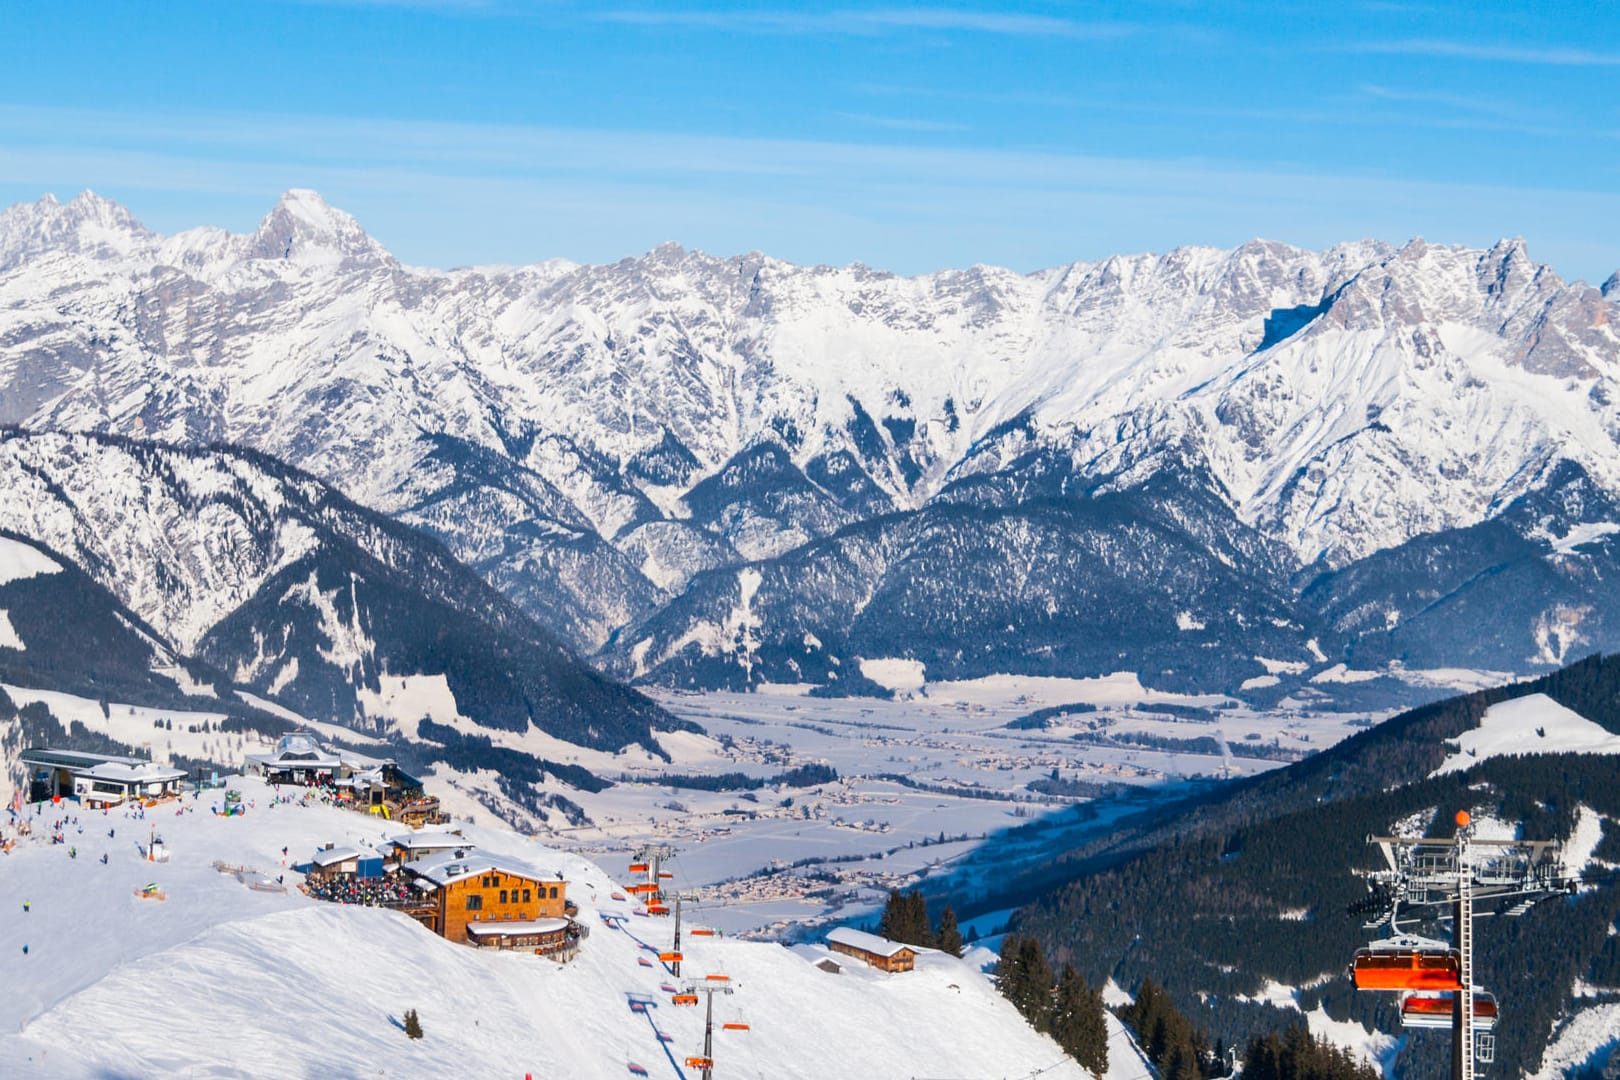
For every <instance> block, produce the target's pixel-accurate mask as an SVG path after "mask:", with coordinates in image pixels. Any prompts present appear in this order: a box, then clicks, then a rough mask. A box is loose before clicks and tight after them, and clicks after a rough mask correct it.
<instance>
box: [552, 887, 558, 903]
mask: <svg viewBox="0 0 1620 1080" xmlns="http://www.w3.org/2000/svg"><path fill="white" fill-rule="evenodd" d="M551 898H552V899H553V900H555V899H557V886H555V885H553V886H552V887H551Z"/></svg>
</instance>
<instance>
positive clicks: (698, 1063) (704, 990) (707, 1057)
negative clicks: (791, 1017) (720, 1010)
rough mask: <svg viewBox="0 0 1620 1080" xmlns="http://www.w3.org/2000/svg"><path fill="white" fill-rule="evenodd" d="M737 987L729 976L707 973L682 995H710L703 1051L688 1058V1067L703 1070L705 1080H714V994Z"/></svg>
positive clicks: (733, 990)
mask: <svg viewBox="0 0 1620 1080" xmlns="http://www.w3.org/2000/svg"><path fill="white" fill-rule="evenodd" d="M736 989H737V988H736V987H734V986H732V985H731V980H730V978H729V977H728V976H724V975H707V976H704V978H703V981H702V982H693V983H689V984H688V985H687V987H686V992H685V994H683V995H681V996H683V997H686V996H691V995H697V994H707V995H708V997H709V1003H708V1012H707V1013H706V1014H705V1016H704V1018H703V1053H702V1055H697V1054H694V1055H692V1056H691V1057H688V1058H687V1059H686V1067H687V1068H689V1069H699V1070H701V1072H702V1074H703V1080H714V995H716V994H732V993H735V992H736ZM726 1027H727V1028H728V1029H732V1030H737V1026H736V1025H734V1024H727V1025H726ZM740 1030H745V1031H746V1030H747V1029H746V1028H742V1029H740Z"/></svg>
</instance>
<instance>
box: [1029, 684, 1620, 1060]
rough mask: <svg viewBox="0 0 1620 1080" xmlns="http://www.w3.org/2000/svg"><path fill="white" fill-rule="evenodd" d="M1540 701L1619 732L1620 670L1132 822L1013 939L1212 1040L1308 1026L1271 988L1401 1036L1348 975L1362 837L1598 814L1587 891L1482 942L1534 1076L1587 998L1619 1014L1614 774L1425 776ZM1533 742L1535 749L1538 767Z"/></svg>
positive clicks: (1569, 766) (1361, 887)
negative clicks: (1462, 739) (1034, 944)
mask: <svg viewBox="0 0 1620 1080" xmlns="http://www.w3.org/2000/svg"><path fill="white" fill-rule="evenodd" d="M1532 693H1542V694H1546V695H1547V696H1548V697H1551V698H1552V699H1554V700H1555V701H1557V702H1559V703H1560V704H1562V705H1565V706H1567V707H1569V708H1571V709H1573V710H1575V711H1576V712H1578V713H1580V714H1581V715H1582V716H1585V717H1587V718H1588V719H1591V720H1593V721H1595V722H1597V723H1599V724H1601V725H1602V726H1603V727H1604V728H1606V729H1608V730H1609V731H1615V732H1620V658H1614V657H1600V656H1594V657H1592V658H1590V659H1588V660H1584V661H1582V662H1580V663H1578V664H1575V665H1573V666H1571V667H1569V668H1566V669H1564V670H1562V671H1559V672H1557V673H1555V674H1552V675H1549V676H1547V677H1545V678H1542V679H1537V680H1534V681H1531V682H1526V683H1520V684H1517V685H1514V686H1511V687H1503V688H1498V689H1493V690H1490V691H1485V692H1482V693H1477V694H1471V695H1468V696H1466V697H1460V698H1455V699H1452V700H1449V701H1445V702H1441V703H1437V704H1434V705H1430V706H1426V707H1424V708H1421V709H1417V710H1413V711H1412V712H1409V713H1406V714H1404V715H1402V716H1399V717H1397V718H1395V719H1393V720H1391V721H1389V722H1387V723H1385V724H1383V725H1380V726H1379V727H1377V728H1374V729H1370V730H1368V731H1366V732H1364V733H1361V734H1359V735H1357V736H1355V737H1353V738H1351V739H1349V740H1346V741H1345V742H1344V743H1342V744H1340V745H1339V746H1337V747H1334V748H1333V749H1330V750H1328V751H1325V752H1324V753H1322V754H1319V755H1317V756H1316V757H1313V758H1311V759H1308V760H1306V761H1303V762H1300V763H1298V764H1296V765H1294V766H1291V767H1289V768H1287V769H1283V770H1278V771H1277V772H1274V773H1269V774H1266V775H1264V776H1261V777H1258V778H1256V779H1254V780H1251V781H1247V782H1244V783H1242V784H1240V785H1238V786H1236V787H1235V788H1230V789H1226V790H1224V791H1222V792H1220V793H1219V794H1216V795H1213V796H1205V797H1203V798H1201V799H1197V800H1193V801H1189V802H1184V803H1181V804H1178V805H1176V806H1174V807H1172V808H1170V809H1168V810H1166V811H1163V812H1160V813H1158V814H1154V815H1152V816H1150V817H1148V818H1146V819H1145V820H1138V821H1136V822H1133V823H1131V824H1130V826H1129V827H1127V828H1124V829H1121V830H1119V831H1116V832H1115V833H1113V834H1112V835H1110V836H1108V837H1107V838H1105V839H1102V840H1099V841H1097V842H1096V843H1093V844H1091V845H1089V846H1087V847H1085V848H1083V849H1079V850H1076V851H1073V852H1071V853H1069V854H1068V856H1067V857H1066V858H1065V859H1063V860H1061V863H1060V865H1059V866H1057V867H1054V868H1049V869H1048V870H1047V871H1046V872H1045V873H1046V874H1047V875H1048V880H1050V879H1051V878H1052V877H1056V876H1057V875H1059V874H1063V875H1066V878H1067V880H1065V881H1063V882H1062V883H1061V884H1055V885H1052V886H1050V887H1048V888H1046V889H1045V890H1044V892H1043V894H1042V895H1041V897H1040V899H1038V900H1037V901H1036V902H1035V903H1033V904H1031V905H1030V906H1028V907H1026V908H1025V909H1024V910H1023V911H1021V912H1020V913H1019V915H1018V917H1017V918H1016V920H1015V927H1016V928H1017V929H1018V930H1019V931H1020V932H1023V933H1028V934H1033V935H1035V936H1037V937H1038V938H1040V939H1041V941H1042V942H1043V943H1044V944H1045V945H1046V946H1047V948H1048V949H1049V950H1050V952H1051V954H1052V956H1053V958H1054V962H1056V963H1059V964H1061V963H1064V962H1072V963H1074V964H1075V966H1076V967H1077V968H1079V969H1080V971H1081V972H1082V973H1083V974H1084V976H1085V977H1086V978H1087V979H1088V980H1089V981H1091V982H1093V983H1098V982H1100V981H1102V980H1103V979H1106V978H1109V977H1112V978H1113V979H1114V981H1115V982H1116V983H1118V984H1119V985H1121V986H1126V987H1135V986H1137V985H1138V984H1139V983H1140V982H1141V980H1142V978H1143V977H1144V976H1151V977H1153V978H1154V979H1157V980H1161V981H1162V982H1163V983H1164V984H1165V985H1166V987H1167V989H1168V991H1169V993H1170V994H1171V996H1172V997H1173V999H1174V1000H1175V1001H1176V1003H1177V1004H1178V1006H1180V1007H1181V1008H1183V1009H1184V1010H1186V1011H1187V1012H1188V1013H1189V1015H1191V1016H1192V1017H1194V1019H1195V1021H1196V1022H1197V1023H1198V1024H1200V1025H1201V1026H1206V1027H1208V1028H1209V1029H1210V1030H1211V1031H1212V1032H1214V1033H1216V1034H1218V1035H1219V1036H1220V1037H1222V1038H1224V1039H1225V1040H1226V1042H1227V1043H1228V1044H1233V1043H1237V1044H1241V1043H1243V1042H1244V1041H1246V1040H1247V1039H1248V1037H1249V1036H1250V1035H1251V1034H1252V1033H1253V1032H1255V1031H1257V1030H1263V1029H1275V1028H1279V1027H1282V1026H1284V1025H1285V1024H1286V1023H1288V1021H1289V1020H1290V1019H1293V1020H1295V1021H1297V1019H1298V1014H1297V1013H1295V1012H1293V1010H1292V1009H1285V1008H1278V1007H1277V1006H1276V1005H1275V1004H1260V1003H1258V1002H1256V1001H1253V1000H1245V999H1254V998H1258V997H1262V996H1266V995H1263V994H1262V991H1263V990H1264V989H1265V988H1266V985H1267V984H1268V983H1269V982H1275V983H1279V984H1282V985H1283V986H1286V987H1295V988H1301V987H1304V988H1305V989H1302V990H1300V992H1299V995H1298V1004H1299V1006H1300V1007H1301V1008H1302V1009H1303V1010H1304V1011H1306V1012H1310V1011H1312V1010H1313V1009H1314V1008H1315V1007H1316V1006H1317V1005H1318V1004H1320V1005H1322V1006H1324V1007H1325V1008H1326V1010H1327V1013H1328V1014H1329V1015H1330V1016H1332V1017H1334V1018H1336V1019H1354V1020H1356V1021H1358V1022H1360V1023H1362V1024H1364V1025H1367V1026H1368V1027H1379V1028H1383V1029H1384V1030H1391V1031H1393V1030H1396V1026H1397V1023H1398V1020H1397V1017H1396V1015H1395V1010H1394V1000H1393V998H1392V997H1390V996H1389V995H1376V994H1358V993H1357V992H1356V991H1355V990H1354V989H1353V988H1352V987H1351V984H1350V982H1349V979H1348V976H1347V967H1348V964H1349V961H1350V958H1351V956H1352V955H1353V953H1354V952H1355V949H1356V948H1357V947H1358V946H1360V945H1361V944H1363V943H1365V941H1366V940H1367V939H1368V937H1369V936H1372V932H1371V931H1369V930H1367V929H1365V928H1364V927H1363V926H1362V923H1361V920H1360V918H1355V917H1351V916H1349V915H1348V914H1346V912H1347V909H1348V908H1349V907H1350V905H1352V904H1353V903H1354V902H1355V901H1357V900H1359V899H1361V898H1363V897H1365V895H1366V884H1365V883H1364V881H1363V879H1362V878H1361V877H1360V876H1358V873H1359V872H1364V871H1371V870H1373V869H1375V868H1377V867H1379V866H1380V865H1381V858H1380V856H1379V855H1378V853H1377V851H1376V849H1374V848H1372V847H1370V846H1369V845H1368V844H1367V843H1366V841H1365V838H1366V837H1367V836H1368V835H1369V834H1376V833H1388V832H1389V831H1390V830H1391V829H1392V828H1394V827H1395V825H1396V823H1398V822H1401V821H1403V819H1405V820H1407V821H1408V823H1409V824H1410V823H1413V822H1415V823H1416V824H1417V825H1418V827H1419V828H1420V830H1421V829H1424V828H1426V829H1427V830H1428V832H1429V834H1433V835H1448V834H1449V833H1448V832H1447V830H1448V829H1449V822H1450V819H1451V815H1452V814H1453V813H1454V812H1455V811H1456V810H1458V809H1468V810H1470V811H1471V812H1473V813H1474V814H1475V816H1476V817H1479V816H1485V817H1488V818H1496V819H1500V820H1501V821H1504V822H1509V823H1521V830H1522V831H1521V835H1522V836H1526V837H1544V838H1550V839H1557V840H1567V839H1569V838H1570V837H1571V835H1572V833H1573V832H1574V831H1575V829H1576V826H1577V822H1578V821H1579V820H1581V819H1582V818H1583V816H1588V817H1587V821H1588V822H1590V817H1589V815H1601V818H1602V824H1601V829H1602V834H1601V840H1600V842H1599V843H1598V846H1597V848H1596V849H1595V850H1594V851H1593V852H1592V853H1591V861H1590V863H1589V864H1588V865H1587V866H1586V867H1584V868H1583V872H1584V879H1585V881H1584V884H1583V886H1582V887H1581V891H1579V892H1578V893H1577V894H1575V895H1573V896H1570V897H1569V898H1568V899H1567V900H1562V901H1553V902H1547V903H1543V904H1541V905H1540V906H1538V907H1536V908H1533V909H1531V911H1530V912H1529V913H1528V914H1526V915H1524V916H1523V917H1520V918H1512V919H1509V918H1500V919H1487V920H1485V921H1483V922H1482V923H1481V924H1480V930H1479V933H1478V959H1479V969H1480V980H1481V984H1482V985H1483V986H1485V987H1486V988H1488V989H1490V990H1491V991H1493V992H1494V993H1496V994H1497V995H1498V997H1499V998H1500V999H1501V1001H1502V1009H1503V1013H1502V1019H1501V1021H1500V1023H1499V1024H1498V1026H1497V1029H1496V1036H1497V1053H1498V1060H1499V1061H1501V1062H1504V1063H1506V1064H1508V1065H1509V1066H1510V1067H1523V1068H1526V1069H1534V1067H1535V1066H1536V1064H1537V1063H1538V1062H1539V1060H1540V1057H1541V1053H1542V1050H1543V1047H1544V1045H1545V1043H1546V1041H1547V1038H1548V1033H1549V1031H1551V1030H1552V1029H1553V1026H1554V1023H1555V1022H1556V1021H1557V1020H1558V1019H1559V1017H1560V1016H1561V1014H1562V1013H1563V1012H1564V1011H1565V1010H1566V1009H1567V1008H1569V1006H1570V1003H1571V993H1572V988H1573V987H1574V986H1575V984H1576V980H1577V979H1579V980H1583V981H1584V983H1585V984H1586V985H1588V986H1589V987H1592V988H1595V989H1596V991H1597V993H1598V997H1599V999H1600V1000H1601V999H1603V996H1604V995H1612V996H1613V999H1614V1000H1620V947H1617V945H1616V942H1617V941H1620V937H1616V936H1615V928H1616V926H1617V919H1620V890H1617V889H1616V888H1614V886H1613V878H1614V870H1613V868H1614V866H1615V864H1616V863H1620V824H1617V823H1620V758H1617V757H1604V756H1589V755H1581V754H1534V755H1533V756H1525V757H1497V758H1492V759H1490V760H1484V761H1481V762H1480V763H1478V764H1476V765H1474V766H1473V767H1472V768H1469V769H1467V770H1462V771H1457V772H1453V773H1447V774H1443V775H1439V776H1432V777H1431V776H1430V774H1431V773H1432V772H1434V770H1435V769H1436V768H1437V767H1438V766H1439V765H1440V763H1441V762H1442V760H1443V759H1444V758H1445V757H1446V754H1447V750H1446V747H1445V740H1447V739H1451V738H1455V737H1456V736H1457V735H1459V734H1461V733H1462V732H1463V731H1465V730H1467V729H1469V728H1471V727H1474V726H1476V725H1477V724H1478V722H1479V718H1480V717H1481V716H1482V715H1483V714H1484V712H1485V710H1486V709H1487V708H1488V707H1490V706H1491V705H1493V704H1495V703H1498V702H1501V701H1504V700H1507V699H1509V698H1513V697H1519V696H1524V695H1528V694H1532ZM1536 742H1537V734H1536V733H1535V732H1534V731H1529V732H1526V733H1525V741H1524V746H1525V749H1526V751H1527V752H1532V751H1533V750H1534V746H1535V743H1536ZM1434 1041H1435V1040H1433V1039H1417V1040H1413V1041H1412V1042H1410V1043H1408V1045H1407V1046H1406V1048H1405V1049H1404V1050H1403V1051H1402V1056H1401V1059H1400V1068H1401V1075H1403V1076H1410V1077H1422V1076H1425V1075H1428V1070H1429V1069H1430V1068H1431V1067H1435V1068H1438V1067H1440V1065H1443V1063H1444V1055H1443V1054H1439V1053H1438V1052H1434V1051H1433V1047H1432V1046H1431V1045H1430V1044H1431V1043H1433V1042H1434Z"/></svg>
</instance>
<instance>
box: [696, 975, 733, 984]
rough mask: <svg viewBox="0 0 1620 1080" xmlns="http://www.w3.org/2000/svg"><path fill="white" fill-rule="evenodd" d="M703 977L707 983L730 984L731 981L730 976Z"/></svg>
mask: <svg viewBox="0 0 1620 1080" xmlns="http://www.w3.org/2000/svg"><path fill="white" fill-rule="evenodd" d="M703 977H704V979H706V980H707V981H709V982H730V981H731V976H730V975H705V976H703Z"/></svg>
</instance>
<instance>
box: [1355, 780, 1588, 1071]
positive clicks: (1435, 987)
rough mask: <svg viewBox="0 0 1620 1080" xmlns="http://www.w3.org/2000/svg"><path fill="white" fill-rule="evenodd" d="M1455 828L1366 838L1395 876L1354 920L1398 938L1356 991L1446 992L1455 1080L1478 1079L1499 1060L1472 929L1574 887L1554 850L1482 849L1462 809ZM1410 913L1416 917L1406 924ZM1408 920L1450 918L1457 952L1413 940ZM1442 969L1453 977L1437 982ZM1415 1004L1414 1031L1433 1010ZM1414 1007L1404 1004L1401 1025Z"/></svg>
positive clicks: (1372, 892) (1380, 875)
mask: <svg viewBox="0 0 1620 1080" xmlns="http://www.w3.org/2000/svg"><path fill="white" fill-rule="evenodd" d="M1455 820H1456V824H1457V831H1456V834H1455V835H1454V836H1451V837H1417V838H1413V837H1400V836H1369V837H1367V842H1368V843H1369V844H1375V845H1377V847H1378V849H1379V850H1380V851H1381V852H1382V853H1383V856H1384V862H1385V863H1386V864H1387V866H1388V869H1387V870H1380V871H1377V872H1375V873H1373V874H1372V875H1371V876H1370V881H1369V883H1368V888H1369V897H1368V899H1367V900H1365V901H1363V902H1361V903H1358V904H1356V905H1354V906H1353V907H1352V912H1354V913H1359V914H1370V915H1371V916H1372V918H1370V919H1369V920H1368V921H1367V922H1366V924H1365V925H1366V926H1367V927H1368V929H1374V928H1379V927H1385V926H1387V927H1388V929H1389V932H1390V934H1391V935H1392V937H1391V939H1390V940H1388V941H1385V942H1377V943H1374V944H1373V945H1371V946H1369V947H1368V948H1366V949H1363V950H1361V951H1360V952H1358V953H1357V954H1356V959H1355V962H1354V964H1353V965H1352V970H1353V973H1354V975H1355V982H1356V986H1357V988H1358V989H1364V990H1390V989H1400V990H1403V991H1407V992H1408V995H1409V998H1410V994H1411V992H1422V991H1439V992H1449V997H1450V1001H1449V1004H1450V1019H1451V1023H1450V1027H1451V1033H1452V1039H1451V1077H1452V1080H1475V1078H1476V1076H1477V1070H1478V1066H1479V1065H1481V1064H1489V1063H1490V1062H1491V1060H1492V1058H1493V1057H1494V1053H1493V1050H1494V1045H1495V1041H1494V1036H1492V1035H1489V1034H1485V1033H1484V1027H1485V1026H1484V1025H1481V1024H1479V1023H1477V1017H1476V1015H1475V1010H1476V1008H1477V1007H1478V1006H1479V1004H1480V1003H1481V1002H1483V1001H1484V1000H1486V999H1489V1001H1490V1009H1491V1017H1490V1023H1491V1024H1492V1025H1494V1023H1495V1020H1496V1009H1497V1006H1496V999H1495V998H1494V997H1493V996H1491V995H1490V994H1488V993H1484V992H1482V991H1481V990H1480V988H1479V987H1477V986H1476V985H1475V984H1474V920H1475V919H1476V918H1478V917H1480V916H1481V915H1489V914H1496V913H1498V912H1500V913H1502V914H1506V915H1510V916H1512V915H1520V914H1523V913H1524V912H1525V911H1527V910H1529V908H1530V906H1531V905H1532V904H1534V903H1536V902H1537V901H1539V900H1544V899H1546V898H1548V897H1550V896H1556V895H1558V894H1560V893H1564V892H1567V891H1569V890H1570V889H1572V888H1573V887H1574V881H1573V880H1572V879H1570V878H1569V877H1567V875H1566V874H1565V872H1564V868H1563V865H1562V863H1561V861H1560V859H1559V852H1558V844H1557V843H1556V842H1555V841H1551V840H1481V839H1479V838H1477V837H1475V836H1474V835H1473V830H1472V829H1471V828H1470V826H1471V825H1472V818H1470V816H1469V814H1468V811H1466V810H1459V811H1458V812H1457V815H1456V818H1455ZM1403 907H1404V908H1406V909H1408V912H1409V913H1408V914H1405V915H1404V916H1403V914H1402V908H1403ZM1482 907H1483V908H1485V909H1486V910H1482ZM1403 918H1404V919H1405V921H1408V922H1416V921H1427V922H1438V921H1443V920H1446V919H1449V920H1450V922H1451V943H1450V944H1449V945H1448V944H1447V943H1446V942H1443V941H1436V940H1434V939H1429V938H1420V937H1414V936H1410V935H1407V934H1406V932H1405V931H1403V930H1402V928H1401V922H1402V920H1403ZM1407 964H1409V967H1408V968H1405V969H1403V970H1397V969H1402V968H1403V965H1407ZM1442 969H1444V970H1445V971H1446V972H1449V974H1444V975H1442V974H1437V973H1439V972H1441V971H1442ZM1425 980H1428V981H1425ZM1442 982H1444V983H1445V984H1446V985H1441V983H1442ZM1397 983H1399V984H1400V985H1396V984H1397ZM1417 1001H1418V1004H1417V1005H1415V1006H1414V1007H1413V1008H1412V1009H1411V1010H1410V1011H1411V1012H1412V1013H1413V1014H1415V1015H1414V1019H1418V1020H1419V1021H1420V1022H1419V1024H1417V1025H1414V1026H1423V1025H1422V1024H1421V1019H1422V1014H1427V1015H1435V1013H1436V1010H1435V1009H1434V1008H1433V1007H1432V1006H1429V1005H1428V1004H1427V1001H1426V1000H1425V999H1423V998H1418V999H1417ZM1412 1004H1413V1003H1412V1001H1411V1000H1408V999H1403V1003H1402V1017H1403V1022H1404V1021H1405V1019H1406V1017H1407V1014H1408V1008H1407V1007H1408V1005H1412Z"/></svg>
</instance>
